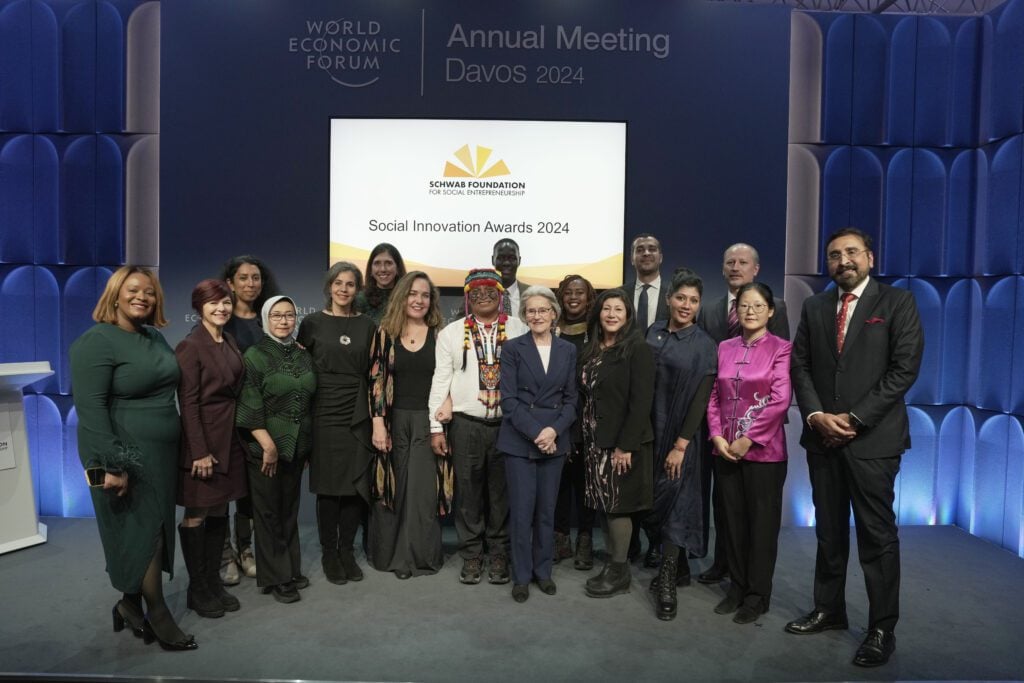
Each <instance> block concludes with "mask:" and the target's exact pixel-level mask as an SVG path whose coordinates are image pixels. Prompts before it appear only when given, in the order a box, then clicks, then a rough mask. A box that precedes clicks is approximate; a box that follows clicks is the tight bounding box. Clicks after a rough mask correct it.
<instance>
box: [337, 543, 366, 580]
mask: <svg viewBox="0 0 1024 683" xmlns="http://www.w3.org/2000/svg"><path fill="white" fill-rule="evenodd" d="M338 560H339V561H340V562H341V567H342V569H344V570H345V578H346V579H348V580H349V581H362V580H363V570H362V569H360V568H359V563H357V562H356V556H355V554H354V553H353V552H352V549H351V548H350V549H348V550H344V549H342V550H339V551H338Z"/></svg>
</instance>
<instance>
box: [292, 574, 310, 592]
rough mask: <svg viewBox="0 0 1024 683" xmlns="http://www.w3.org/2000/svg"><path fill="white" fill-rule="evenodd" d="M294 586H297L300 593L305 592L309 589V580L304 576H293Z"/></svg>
mask: <svg viewBox="0 0 1024 683" xmlns="http://www.w3.org/2000/svg"><path fill="white" fill-rule="evenodd" d="M292 585H293V586H295V587H296V588H297V589H299V590H300V591H301V590H305V589H307V588H309V578H308V577H305V576H303V575H302V574H299V575H298V576H293V577H292Z"/></svg>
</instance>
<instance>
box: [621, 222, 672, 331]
mask: <svg viewBox="0 0 1024 683" xmlns="http://www.w3.org/2000/svg"><path fill="white" fill-rule="evenodd" d="M630 253H631V254H632V256H631V258H632V261H633V270H634V273H633V279H632V280H628V281H627V282H626V283H625V284H624V285H623V286H622V288H623V289H624V290H626V294H628V295H629V296H631V297H633V308H634V309H635V310H636V321H637V327H638V328H639V329H640V331H641V332H646V331H647V328H648V327H650V326H651V325H653V324H654V322H655V321H656V320H668V301H667V300H666V299H665V290H664V289H663V288H662V286H661V261H662V259H663V258H664V255H663V254H662V253H661V242H659V241H658V238H657V237H655V236H654V235H652V234H650V233H646V232H644V233H641V234H639V235H637V236H636V237H634V238H633V244H632V246H631V247H630Z"/></svg>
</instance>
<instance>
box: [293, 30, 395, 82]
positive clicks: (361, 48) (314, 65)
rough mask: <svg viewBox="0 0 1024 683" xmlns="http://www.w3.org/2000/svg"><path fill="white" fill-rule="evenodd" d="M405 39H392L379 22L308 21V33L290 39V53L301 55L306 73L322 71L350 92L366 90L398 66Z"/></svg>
mask: <svg viewBox="0 0 1024 683" xmlns="http://www.w3.org/2000/svg"><path fill="white" fill-rule="evenodd" d="M401 51H402V39H401V38H396V37H393V36H389V35H387V34H386V33H385V31H384V27H383V26H382V24H381V23H380V22H379V21H374V20H367V19H347V18H341V19H307V20H306V32H305V34H303V35H297V36H292V37H290V38H289V39H288V52H292V53H295V54H298V55H301V57H302V61H303V65H304V66H305V68H306V71H322V72H323V73H324V74H326V75H327V76H328V77H329V78H330V79H331V80H332V81H334V82H335V83H337V84H338V85H340V86H343V87H346V88H365V87H366V86H368V85H373V84H374V83H376V82H377V81H379V80H380V79H381V76H382V74H383V72H384V66H385V65H386V64H388V63H392V62H396V61H397V60H398V58H397V57H396V55H398V54H399V53H401Z"/></svg>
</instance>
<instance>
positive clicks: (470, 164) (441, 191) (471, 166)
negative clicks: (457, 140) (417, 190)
mask: <svg viewBox="0 0 1024 683" xmlns="http://www.w3.org/2000/svg"><path fill="white" fill-rule="evenodd" d="M474 151H475V154H474V152H473V151H470V148H469V145H468V144H467V145H463V146H462V147H460V148H458V149H457V150H455V152H453V153H452V156H454V157H455V159H456V161H458V163H457V164H455V163H452V162H451V161H446V162H445V163H444V178H446V180H431V181H430V183H429V184H428V186H427V192H428V193H429V194H432V195H460V196H470V195H487V196H491V197H522V196H523V195H525V194H526V183H525V182H524V181H521V180H487V179H488V178H498V177H501V176H510V175H512V171H510V170H509V168H508V164H506V163H505V160H504V159H498V160H497V161H495V162H494V163H490V162H491V153H492V152H493V151H494V150H493V149H491V148H490V147H482V146H480V145H476V148H475V150H474Z"/></svg>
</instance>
